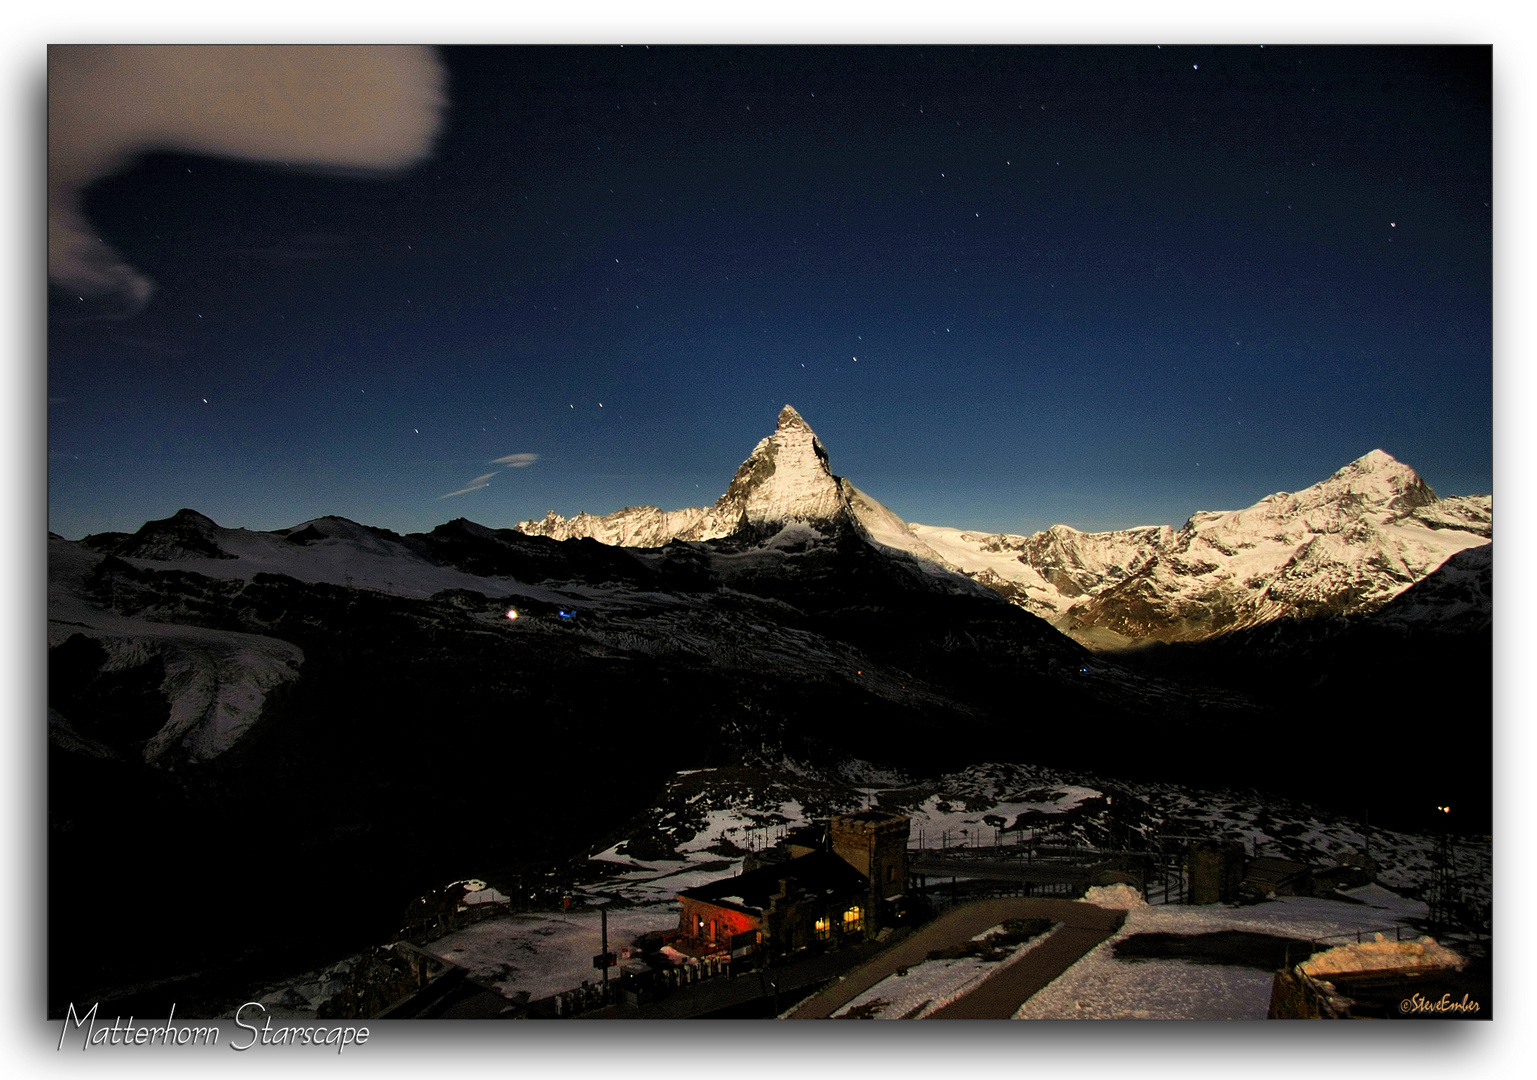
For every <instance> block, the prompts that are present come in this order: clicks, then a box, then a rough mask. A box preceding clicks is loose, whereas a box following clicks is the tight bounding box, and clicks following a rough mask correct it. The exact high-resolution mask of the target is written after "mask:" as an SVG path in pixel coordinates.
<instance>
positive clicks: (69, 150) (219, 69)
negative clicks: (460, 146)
mask: <svg viewBox="0 0 1537 1080" xmlns="http://www.w3.org/2000/svg"><path fill="white" fill-rule="evenodd" d="M446 85H447V74H446V72H445V70H444V68H443V65H442V63H441V62H440V61H439V60H438V57H437V54H436V53H434V52H433V51H432V50H431V49H427V48H423V47H420V46H329V45H304V46H292V45H276V46H271V45H63V46H59V45H56V46H54V47H52V48H50V49H49V50H48V276H49V278H50V279H52V280H53V281H54V282H55V283H56V284H57V285H59V286H61V287H63V288H67V289H70V290H73V291H75V292H76V293H78V294H79V295H80V298H81V299H85V298H86V297H92V298H106V299H110V300H111V301H113V302H114V303H115V306H116V310H117V313H118V314H132V313H133V312H135V311H137V310H139V309H140V308H142V307H143V306H144V304H145V303H147V302H148V301H149V297H150V294H151V293H152V292H153V291H154V285H153V284H152V283H151V282H150V280H149V279H148V278H147V277H145V276H144V275H143V274H141V273H140V272H139V271H138V270H136V269H134V268H133V267H131V266H129V265H128V263H127V262H125V261H124V260H123V258H122V256H121V255H119V254H118V253H117V252H116V251H114V250H112V249H111V248H110V247H108V246H107V245H106V244H105V243H103V242H102V241H101V239H100V238H99V237H98V235H97V233H96V230H95V229H94V228H93V227H92V226H91V224H90V222H89V221H88V220H87V219H86V216H85V213H84V209H83V207H82V203H81V199H82V192H84V191H85V189H86V188H87V187H88V186H89V185H90V184H91V183H92V182H93V181H95V180H98V179H100V178H101V177H103V176H108V175H111V174H112V173H114V172H117V171H119V170H121V169H123V168H125V167H126V166H127V165H128V164H129V163H130V162H131V161H132V160H133V159H134V158H135V157H136V156H137V155H138V154H139V153H141V152H143V151H144V150H146V149H149V148H152V147H169V148H171V149H176V150H184V151H191V152H192V153H200V154H211V155H216V156H220V157H230V158H238V159H242V160H246V161H269V162H282V163H284V164H286V165H290V166H293V167H296V168H310V169H321V170H329V171H336V170H352V171H355V172H359V173H380V172H388V171H391V170H396V169H401V168H404V167H406V166H408V165H411V164H414V163H415V162H417V161H420V160H422V159H423V158H425V157H426V156H427V155H428V154H430V153H431V152H432V146H433V143H434V141H435V139H436V137H437V134H438V132H439V130H440V129H441V127H442V124H443V112H444V108H445V106H446V104H447V93H446Z"/></svg>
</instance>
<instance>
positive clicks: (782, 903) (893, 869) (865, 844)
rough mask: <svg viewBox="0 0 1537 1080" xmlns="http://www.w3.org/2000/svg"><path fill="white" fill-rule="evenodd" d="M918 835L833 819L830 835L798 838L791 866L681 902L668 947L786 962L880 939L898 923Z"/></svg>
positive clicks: (900, 821)
mask: <svg viewBox="0 0 1537 1080" xmlns="http://www.w3.org/2000/svg"><path fill="white" fill-rule="evenodd" d="M909 828H910V823H909V820H908V818H906V817H905V816H902V815H899V814H888V813H885V812H883V811H879V810H863V811H860V812H858V813H854V814H845V815H842V816H839V817H835V818H833V819H832V821H831V822H829V823H828V827H827V829H826V831H825V833H823V832H820V831H819V830H798V831H797V832H796V833H794V834H792V837H791V838H790V839H791V840H793V842H791V843H786V844H785V845H783V848H782V852H783V854H784V855H785V856H787V857H784V858H781V859H780V860H779V861H767V860H765V859H762V858H760V859H757V860H754V861H755V862H756V863H758V865H757V866H756V868H749V869H747V870H746V871H745V872H744V873H742V874H739V875H737V876H736V877H729V878H722V879H720V880H719V881H712V882H710V883H709V884H707V885H699V886H696V887H694V888H692V889H685V890H683V891H682V892H680V893H679V894H678V901H679V903H680V905H681V906H682V911H681V913H680V916H679V924H678V931H677V933H676V934H675V935H669V937H670V938H671V939H672V940H671V941H670V942H669V943H670V944H671V945H672V946H673V947H674V948H676V949H678V950H679V951H681V952H686V953H690V954H692V955H700V956H703V955H709V954H711V953H716V952H725V951H728V950H732V949H733V948H735V950H736V951H738V952H741V951H743V950H744V949H746V948H748V947H751V948H754V949H764V950H767V951H768V952H770V953H772V954H775V955H782V954H784V953H789V952H794V951H796V950H799V949H805V948H814V947H827V946H836V945H838V944H842V943H848V942H851V941H863V940H865V939H866V938H869V937H873V936H874V935H875V934H876V933H877V932H878V931H879V930H880V929H881V928H883V927H885V926H890V925H892V923H893V922H894V921H895V920H896V918H897V916H898V914H899V910H900V901H901V899H902V897H903V894H904V892H905V890H906V887H907V837H908V832H909ZM748 935H751V937H750V938H749V937H748ZM749 943H750V946H749Z"/></svg>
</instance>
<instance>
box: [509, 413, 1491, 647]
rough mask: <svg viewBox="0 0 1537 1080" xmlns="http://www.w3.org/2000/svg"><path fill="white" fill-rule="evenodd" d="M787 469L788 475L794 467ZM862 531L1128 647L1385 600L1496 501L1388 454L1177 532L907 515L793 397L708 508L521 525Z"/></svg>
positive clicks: (1095, 638)
mask: <svg viewBox="0 0 1537 1080" xmlns="http://www.w3.org/2000/svg"><path fill="white" fill-rule="evenodd" d="M786 474H788V477H786ZM792 526H793V527H797V528H800V529H803V530H804V529H810V530H811V533H810V534H807V535H806V537H805V538H806V539H810V540H816V539H823V538H825V537H824V536H823V535H822V533H820V532H818V531H817V530H818V529H825V530H830V531H833V532H837V531H840V530H852V531H853V532H854V533H856V534H857V535H859V536H861V537H863V538H864V539H865V540H866V541H868V542H870V543H872V544H875V545H877V546H879V547H882V548H884V549H886V550H888V551H892V552H899V553H902V554H903V555H905V556H908V557H911V558H912V559H913V560H915V561H916V562H917V563H918V564H920V565H922V566H924V567H925V568H927V569H928V570H929V571H930V572H931V573H935V574H943V573H957V574H961V575H964V576H966V577H969V578H971V579H972V580H974V581H976V582H978V583H979V584H981V585H983V586H985V587H987V588H989V589H991V590H993V591H994V592H996V593H998V594H999V595H1001V596H1003V597H1004V598H1005V599H1007V600H1008V601H1009V602H1010V603H1013V604H1015V605H1016V606H1018V607H1021V608H1024V609H1025V610H1026V611H1029V612H1030V613H1031V614H1034V615H1038V616H1040V617H1042V618H1044V619H1046V620H1047V621H1049V622H1051V623H1052V625H1054V626H1056V627H1057V629H1059V630H1061V631H1062V632H1064V633H1066V634H1068V635H1069V636H1071V637H1073V638H1074V639H1075V640H1077V641H1078V642H1079V643H1080V644H1084V645H1087V646H1089V647H1091V648H1096V649H1107V648H1108V649H1115V648H1124V647H1129V646H1133V645H1136V644H1140V643H1143V642H1146V641H1158V640H1161V641H1177V640H1199V639H1202V638H1205V637H1210V636H1213V635H1215V634H1221V633H1226V632H1229V631H1231V630H1234V629H1238V628H1240V627H1244V626H1252V625H1257V624H1260V623H1264V622H1268V621H1271V620H1273V619H1279V618H1308V617H1311V616H1314V615H1319V614H1353V613H1363V612H1370V611H1373V610H1376V609H1377V608H1379V607H1381V606H1382V605H1383V604H1385V603H1387V602H1388V601H1389V600H1391V599H1392V598H1393V597H1395V596H1397V595H1398V594H1399V593H1401V592H1403V591H1404V590H1405V589H1407V588H1409V587H1410V586H1412V585H1413V584H1415V583H1416V582H1417V581H1420V580H1422V579H1423V578H1424V577H1425V576H1426V575H1427V574H1429V573H1431V572H1432V571H1434V570H1435V569H1436V568H1437V567H1439V566H1440V565H1441V564H1442V563H1444V562H1445V561H1446V560H1447V559H1448V558H1450V557H1451V556H1452V555H1454V554H1456V553H1457V552H1459V551H1462V550H1464V549H1466V548H1468V547H1475V546H1479V545H1481V544H1483V543H1487V542H1489V541H1491V540H1492V538H1493V500H1492V497H1491V496H1481V495H1472V496H1457V497H1452V498H1449V499H1443V498H1440V497H1439V496H1437V495H1436V493H1435V491H1434V490H1433V489H1432V488H1431V487H1430V485H1429V484H1428V483H1426V482H1425V480H1424V479H1423V478H1422V477H1420V476H1419V474H1418V473H1416V472H1415V471H1414V470H1413V469H1412V468H1410V467H1409V466H1407V465H1405V464H1403V463H1402V462H1400V461H1398V460H1397V459H1395V458H1394V457H1393V456H1392V455H1391V454H1389V453H1387V452H1386V451H1384V450H1381V449H1374V450H1371V451H1369V452H1368V453H1366V454H1363V455H1362V456H1361V457H1359V458H1357V459H1355V460H1354V461H1351V462H1349V463H1347V464H1345V465H1344V466H1342V467H1340V468H1339V469H1337V470H1335V471H1334V472H1333V473H1331V474H1330V475H1329V476H1328V477H1326V478H1325V479H1324V480H1322V481H1320V482H1318V483H1316V484H1313V485H1311V486H1309V487H1307V488H1303V489H1302V490H1300V491H1297V492H1284V491H1283V492H1276V493H1274V494H1271V495H1268V496H1266V497H1264V498H1262V499H1260V500H1259V501H1258V502H1256V503H1254V504H1253V505H1252V506H1248V507H1245V508H1243V509H1240V510H1214V511H1213V510H1207V511H1198V512H1196V513H1194V514H1192V515H1191V516H1190V517H1189V518H1188V519H1187V520H1186V521H1185V523H1184V524H1183V525H1182V526H1180V527H1178V528H1175V527H1172V526H1168V525H1146V526H1138V527H1134V528H1130V529H1117V530H1111V531H1107V532H1097V533H1091V532H1083V531H1080V530H1077V529H1074V528H1072V527H1071V526H1067V525H1053V526H1051V527H1050V528H1049V529H1045V530H1042V531H1041V532H1037V533H1035V534H1033V535H1030V536H1018V535H1013V534H1007V533H982V532H978V531H972V530H963V529H956V528H948V527H943V526H928V525H923V524H919V523H908V522H905V521H903V520H902V519H901V518H900V517H899V516H898V515H896V514H895V513H893V512H892V511H891V510H890V509H888V508H887V507H885V506H884V505H882V504H881V503H880V502H878V501H877V500H876V499H874V498H873V497H871V496H869V495H867V494H865V493H864V492H862V491H860V490H859V489H858V488H856V487H855V486H854V485H853V484H852V483H851V482H850V481H848V480H847V479H846V478H843V477H839V476H835V475H834V474H833V473H832V471H831V468H830V466H829V458H828V454H827V451H826V448H825V447H824V446H823V445H822V443H821V440H820V439H818V438H817V437H816V434H815V433H814V432H813V431H812V430H811V427H810V425H809V424H807V423H806V421H805V419H804V418H803V417H802V416H801V415H800V413H799V412H797V411H796V410H795V409H794V408H793V407H792V406H790V405H786V406H785V407H784V409H782V410H781V411H780V414H779V419H778V423H777V425H776V428H775V433H774V434H773V435H772V436H770V437H769V438H766V439H763V440H761V441H760V442H759V443H758V444H757V446H756V447H754V449H753V451H752V453H751V454H750V455H749V456H748V458H747V459H746V460H745V461H744V462H743V463H742V465H741V466H740V467H739V468H738V469H737V471H736V473H735V475H734V476H733V477H732V480H731V483H730V485H729V486H728V487H727V489H726V492H725V494H723V495H722V496H721V497H720V499H718V500H717V501H716V502H715V503H714V504H713V505H712V506H709V507H692V508H685V509H682V510H672V511H665V510H661V509H660V508H658V507H654V506H646V507H627V508H625V509H623V510H620V511H617V512H615V513H614V514H610V515H605V516H598V515H593V514H588V513H585V512H584V513H579V514H578V515H576V516H575V517H573V518H570V519H567V518H563V517H561V516H560V515H559V514H556V513H555V512H553V511H550V512H548V513H547V514H546V516H545V517H544V518H542V519H530V520H528V521H523V522H520V523H518V524H517V525H515V526H514V527H513V528H514V530H515V531H518V532H522V533H524V534H526V535H531V536H546V537H550V538H551V539H556V540H568V539H575V538H590V539H595V540H598V541H599V542H601V543H607V544H615V545H618V546H625V547H660V546H662V545H663V544H666V543H669V542H671V541H673V540H711V539H728V538H734V539H735V540H736V541H737V542H739V543H744V544H764V543H771V542H772V538H773V537H774V536H775V535H776V534H778V533H780V532H782V531H783V530H784V529H786V528H790V527H792Z"/></svg>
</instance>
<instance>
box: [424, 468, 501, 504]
mask: <svg viewBox="0 0 1537 1080" xmlns="http://www.w3.org/2000/svg"><path fill="white" fill-rule="evenodd" d="M495 475H496V473H494V472H488V473H486V474H485V475H484V476H477V477H476V478H475V479H473V480H471V481H470V482H469V484H468V485H466V486H465V487H462V488H460V489H459V490H458V491H450V492H449V493H448V494H447V495H439V496H438V498H440V499H452V498H453V497H454V496H455V495H468V494H469V493H470V492H472V491H479V490H480V489H481V488H483V487H487V486H489V485H490V483H491V478H492V477H493V476H495Z"/></svg>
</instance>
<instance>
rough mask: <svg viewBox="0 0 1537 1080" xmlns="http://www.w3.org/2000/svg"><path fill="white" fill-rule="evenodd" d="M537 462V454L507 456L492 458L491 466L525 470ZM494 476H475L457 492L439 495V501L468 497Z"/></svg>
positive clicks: (489, 481) (489, 473) (491, 474)
mask: <svg viewBox="0 0 1537 1080" xmlns="http://www.w3.org/2000/svg"><path fill="white" fill-rule="evenodd" d="M538 460H539V455H538V454H508V455H507V456H506V457H499V458H493V459H492V460H491V464H492V465H501V466H502V467H503V468H507V469H525V468H527V467H528V466H530V465H532V464H533V463H534V462H536V461H538ZM494 476H496V473H494V472H488V473H486V474H485V475H484V476H477V477H476V478H475V479H473V480H471V481H470V482H469V483H468V484H466V485H465V486H464V487H462V488H460V489H459V490H458V491H450V492H449V493H448V494H447V495H439V496H438V498H439V499H452V498H453V497H454V496H455V495H468V494H469V493H470V492H472V491H479V490H480V489H481V488H483V487H487V486H489V485H490V483H491V478H492V477H494Z"/></svg>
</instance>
